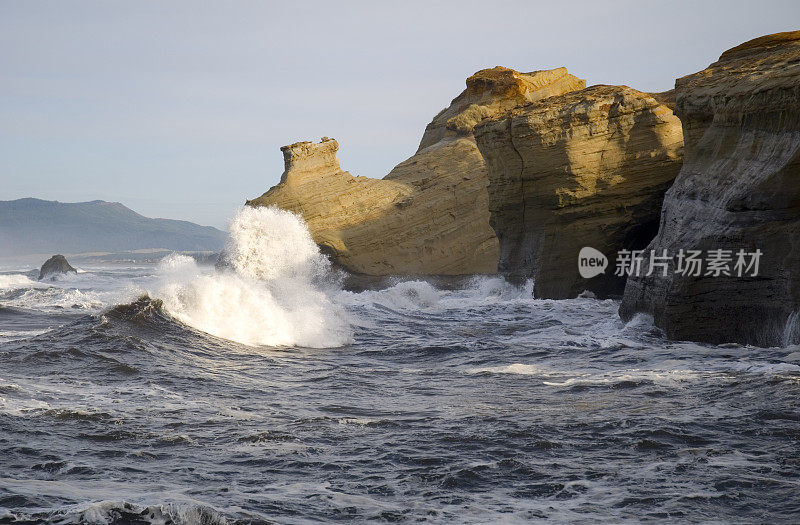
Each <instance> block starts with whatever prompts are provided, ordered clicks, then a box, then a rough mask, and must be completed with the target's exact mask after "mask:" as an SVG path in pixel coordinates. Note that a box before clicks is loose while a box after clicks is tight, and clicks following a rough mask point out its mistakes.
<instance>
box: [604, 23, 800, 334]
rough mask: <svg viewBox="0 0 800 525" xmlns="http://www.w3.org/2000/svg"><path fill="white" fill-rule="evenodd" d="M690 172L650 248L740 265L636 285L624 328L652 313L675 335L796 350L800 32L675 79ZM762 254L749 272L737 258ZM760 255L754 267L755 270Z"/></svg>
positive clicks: (629, 291) (624, 308)
mask: <svg viewBox="0 0 800 525" xmlns="http://www.w3.org/2000/svg"><path fill="white" fill-rule="evenodd" d="M675 94H676V106H677V109H676V113H677V114H678V116H679V117H680V119H681V121H682V123H683V135H684V139H685V142H686V146H685V158H684V163H683V168H682V169H681V172H680V174H679V175H678V177H677V179H676V180H675V184H674V186H673V187H672V188H671V189H670V190H669V191H668V192H667V195H666V198H665V200H664V206H663V212H662V217H661V223H660V228H659V231H658V235H657V236H656V238H655V239H654V240H653V242H652V243H651V244H650V246H649V247H648V248H647V251H646V252H645V254H644V255H645V257H644V266H647V264H648V261H649V252H650V250H655V252H656V253H659V254H660V253H663V250H667V251H668V253H669V254H670V255H673V256H674V255H676V254H677V253H678V252H679V250H684V251H686V250H699V251H702V252H703V253H704V254H706V255H707V254H709V253H710V251H713V250H723V251H724V255H725V256H727V257H730V258H731V259H733V260H731V261H730V263H729V265H728V272H729V275H725V274H721V275H716V276H715V275H713V273H714V272H711V275H709V273H708V272H707V269H706V268H703V270H702V274H701V275H698V276H695V275H686V274H680V275H679V274H678V273H677V272H676V266H675V263H674V262H673V263H672V264H671V266H670V268H669V271H668V272H667V274H666V275H663V274H662V273H663V272H655V273H654V274H652V275H650V276H645V275H640V276H638V277H637V276H631V277H630V278H629V279H628V283H627V286H626V289H625V296H624V298H623V301H622V304H621V306H620V315H621V317H622V318H623V319H630V318H631V317H632V316H633V315H634V314H636V313H637V312H645V313H648V314H651V315H653V317H654V319H655V323H656V325H657V326H659V327H661V328H662V329H663V330H664V331H665V332H666V334H667V335H668V336H669V337H670V338H674V339H690V340H697V341H707V342H712V343H723V342H738V343H752V344H759V345H778V344H788V343H795V342H797V338H798V330H797V326H796V324H797V323H796V321H793V320H796V317H797V312H798V309H800V31H793V32H788V33H777V34H774V35H768V36H763V37H760V38H756V39H754V40H750V41H748V42H745V43H744V44H741V45H739V46H736V47H734V48H733V49H730V50H728V51H726V52H724V53H723V54H722V55H721V56H720V57H719V60H718V61H717V62H715V63H713V64H711V65H710V66H709V67H708V68H706V69H704V70H703V71H700V72H698V73H695V74H692V75H688V76H685V77H683V78H679V79H678V80H677V81H676V82H675ZM740 250H742V251H743V253H745V254H753V253H756V252H757V251H760V252H761V253H762V255H761V256H760V261H759V267H758V270H757V273H755V274H754V272H753V270H754V268H749V270H748V271H746V272H743V275H741V276H740V275H739V273H740V272H739V271H737V269H736V267H735V264H736V259H737V255H736V254H737V253H739V251H740ZM751 262H752V257H750V259H748V260H746V263H747V265H748V266H749V265H750V263H751Z"/></svg>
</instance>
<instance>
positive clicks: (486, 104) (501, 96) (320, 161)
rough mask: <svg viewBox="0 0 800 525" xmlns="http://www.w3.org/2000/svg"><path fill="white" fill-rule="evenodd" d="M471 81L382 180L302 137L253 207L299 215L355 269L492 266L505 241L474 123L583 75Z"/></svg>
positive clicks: (479, 76)
mask: <svg viewBox="0 0 800 525" xmlns="http://www.w3.org/2000/svg"><path fill="white" fill-rule="evenodd" d="M466 84H467V87H466V89H465V90H464V91H463V92H462V93H461V94H460V95H459V96H458V97H456V98H455V99H454V100H453V101H452V102H451V104H450V106H449V107H447V108H446V109H444V110H442V111H441V112H440V113H439V114H438V115H436V117H434V119H433V120H432V121H431V122H430V123H429V124H428V126H427V127H426V129H425V133H424V135H423V137H422V140H421V142H420V145H419V148H418V150H417V152H416V153H415V154H414V155H413V156H412V157H410V158H409V159H408V160H406V161H404V162H402V163H400V164H399V165H398V166H396V167H395V168H394V169H393V170H392V171H391V172H390V173H389V174H388V175H387V176H386V177H384V178H383V179H372V178H367V177H357V176H353V175H351V174H350V173H348V172H346V171H343V170H342V169H341V167H340V166H339V161H338V160H337V158H336V152H337V150H338V148H339V144H338V143H337V142H336V141H335V140H333V139H328V138H323V139H322V141H321V142H319V143H312V142H298V143H296V144H292V145H290V146H284V147H283V148H282V150H283V154H284V166H285V170H284V173H283V176H282V177H281V181H280V183H279V184H278V185H276V186H274V187H273V188H271V189H270V190H269V191H267V192H266V193H265V194H264V195H262V196H261V197H259V198H256V199H253V200H251V201H248V202H247V204H248V205H250V206H277V207H279V208H282V209H286V210H290V211H293V212H295V213H298V214H300V215H302V217H303V218H304V219H305V221H306V222H307V224H308V227H309V230H310V231H311V235H312V236H313V238H314V240H315V242H316V243H317V244H319V245H320V246H321V248H322V249H323V251H325V252H326V253H328V254H329V255H331V257H332V258H333V259H334V260H335V261H336V262H338V263H339V264H341V265H342V266H344V267H345V268H347V269H349V270H351V271H353V272H357V273H362V274H368V275H391V274H396V275H413V274H428V275H436V274H438V275H462V274H485V273H495V272H496V271H497V262H498V257H499V248H498V242H497V237H496V236H495V233H494V230H492V228H491V227H490V225H489V204H488V199H489V196H488V194H487V190H486V186H487V182H488V181H487V172H486V164H485V162H484V160H483V157H482V156H481V153H480V151H479V150H478V147H477V145H476V143H475V137H474V134H473V129H474V127H475V124H476V123H478V122H479V121H480V120H481V119H483V118H485V117H491V116H493V115H497V114H500V113H502V112H505V111H507V110H509V109H510V108H513V107H516V106H518V105H520V104H524V103H529V102H532V101H535V100H540V99H542V98H546V97H550V96H554V95H559V94H562V93H565V92H569V91H574V90H576V89H582V88H583V87H585V85H586V82H585V81H584V80H581V79H579V78H577V77H575V76H573V75H571V74H569V73H568V72H567V70H566V69H565V68H557V69H552V70H547V71H534V72H531V73H520V72H517V71H514V70H512V69H508V68H503V67H496V68H492V69H486V70H482V71H478V72H477V73H475V74H474V75H472V76H471V77H469V78H468V79H467V82H466Z"/></svg>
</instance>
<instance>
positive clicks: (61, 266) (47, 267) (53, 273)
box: [39, 255, 78, 281]
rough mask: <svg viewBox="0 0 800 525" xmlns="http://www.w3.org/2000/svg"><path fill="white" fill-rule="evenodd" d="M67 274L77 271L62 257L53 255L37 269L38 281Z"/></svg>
mask: <svg viewBox="0 0 800 525" xmlns="http://www.w3.org/2000/svg"><path fill="white" fill-rule="evenodd" d="M67 273H78V270H76V269H75V268H73V267H72V266H71V265H70V264H69V263H68V262H67V258H66V257H64V256H63V255H53V256H52V257H50V258H49V259H47V260H46V261H45V262H44V264H43V265H42V267H41V268H40V269H39V280H40V281H41V280H42V279H53V278H55V277H57V276H59V275H64V274H67Z"/></svg>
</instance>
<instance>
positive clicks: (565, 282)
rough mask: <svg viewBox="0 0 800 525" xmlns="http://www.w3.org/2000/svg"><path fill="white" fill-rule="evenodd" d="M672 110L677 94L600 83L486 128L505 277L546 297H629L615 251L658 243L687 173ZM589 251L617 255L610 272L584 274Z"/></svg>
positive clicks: (479, 134)
mask: <svg viewBox="0 0 800 525" xmlns="http://www.w3.org/2000/svg"><path fill="white" fill-rule="evenodd" d="M671 104H672V102H671V93H669V92H667V93H662V94H650V93H643V92H640V91H637V90H635V89H631V88H629V87H627V86H603V85H600V86H592V87H589V88H586V89H582V90H579V91H572V92H569V93H566V94H562V95H559V96H554V97H550V98H547V99H545V100H541V101H538V102H533V103H529V104H526V105H524V106H521V107H518V108H515V109H513V110H511V111H508V112H506V113H504V114H501V115H499V116H497V117H495V118H490V119H487V120H485V121H484V122H482V123H481V124H479V125H478V126H477V127H476V128H475V135H476V138H477V143H478V147H479V148H480V151H481V153H482V154H483V157H484V159H485V160H486V166H487V169H488V182H489V186H488V192H489V211H490V213H491V225H492V227H493V228H494V230H495V232H496V233H497V237H498V239H499V244H500V260H499V271H500V272H501V273H502V274H504V275H505V276H506V277H508V278H510V279H512V280H514V281H518V282H519V281H524V280H526V279H530V278H532V279H533V281H534V295H535V296H536V297H540V298H547V299H565V298H572V297H575V296H577V295H578V294H579V293H581V292H582V291H584V290H589V291H591V292H593V293H594V294H596V295H597V296H599V297H606V296H609V295H617V296H619V295H621V294H622V292H623V288H624V283H625V280H624V278H623V277H621V276H616V275H614V273H615V272H614V257H615V254H616V253H617V252H618V251H619V250H623V249H628V250H632V249H637V248H644V247H645V246H646V245H647V243H648V242H650V240H651V239H652V238H653V236H654V235H655V233H656V231H657V229H658V219H659V211H660V208H661V202H662V200H663V197H664V193H665V192H666V190H667V188H669V186H670V185H671V184H672V181H673V180H674V178H675V176H676V175H677V174H678V171H679V170H680V166H681V159H682V148H683V137H682V134H681V124H680V121H679V120H678V118H677V117H676V116H675V115H674V114H673V112H672V109H671V108H670V105H671ZM584 247H591V248H594V249H595V250H599V251H600V252H602V253H603V254H605V255H606V256H607V257H608V259H609V260H610V263H609V267H608V268H607V269H606V271H605V273H601V274H599V275H597V276H594V277H592V278H590V279H586V278H584V277H582V276H581V275H580V273H579V270H578V255H579V253H580V252H581V249H582V248H584Z"/></svg>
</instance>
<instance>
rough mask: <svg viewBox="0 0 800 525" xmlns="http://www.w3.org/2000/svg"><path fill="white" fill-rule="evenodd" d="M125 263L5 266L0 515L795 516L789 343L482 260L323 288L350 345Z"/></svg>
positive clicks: (796, 359) (798, 458)
mask: <svg viewBox="0 0 800 525" xmlns="http://www.w3.org/2000/svg"><path fill="white" fill-rule="evenodd" d="M148 273H152V271H151V270H147V269H107V268H106V269H94V270H91V271H88V272H87V273H86V274H82V275H81V276H79V277H78V278H76V280H74V281H65V282H56V283H52V284H50V285H47V286H46V287H43V286H42V285H33V284H32V283H25V282H21V279H17V281H18V282H16V284H14V283H11V282H10V278H8V277H7V278H6V279H7V281H6V283H5V284H6V286H5V288H2V289H0V305H3V307H2V308H0V332H2V335H3V339H2V340H0V429H1V430H0V523H29V522H40V521H51V522H57V523H73V522H89V523H109V522H114V521H116V522H120V523H222V522H242V523H247V522H254V523H261V522H276V523H313V522H319V521H325V522H333V521H341V522H358V523H361V522H365V521H378V522H381V521H397V522H434V523H437V522H459V523H462V522H463V523H488V522H492V523H494V522H503V523H517V522H529V521H533V522H536V521H543V520H551V521H553V522H558V523H595V522H598V521H602V522H613V523H621V522H640V521H656V522H659V521H660V522H671V523H685V522H715V523H797V522H800V498H798V494H800V366H798V364H800V351H799V350H800V349H799V348H797V347H790V348H772V349H764V348H753V347H743V346H737V345H727V346H707V345H698V344H692V343H680V342H669V341H666V340H665V339H664V338H663V337H662V336H661V334H660V333H659V331H658V330H657V329H655V328H653V327H652V324H651V323H650V322H648V320H647V319H644V318H637V319H635V320H634V321H633V322H631V323H630V324H628V325H624V324H622V323H621V322H620V321H619V320H618V318H617V316H616V309H617V307H618V304H617V303H615V302H614V301H598V300H594V299H589V298H581V299H574V300H567V301H544V300H535V299H533V298H531V297H530V291H529V289H517V288H513V287H511V286H509V285H507V284H505V283H503V282H502V281H501V280H500V279H496V278H481V279H476V280H474V281H472V282H469V283H465V284H464V286H463V287H462V288H461V289H456V290H447V291H444V290H438V289H436V288H434V287H433V286H431V285H429V284H427V283H423V282H411V283H400V284H397V285H395V286H393V287H391V288H389V289H385V290H380V291H367V292H362V293H359V294H356V293H349V292H336V293H335V294H333V296H332V301H333V302H334V303H335V304H336V305H338V306H340V307H341V308H343V309H344V310H346V312H347V314H348V316H349V319H350V320H349V323H350V326H351V329H352V332H353V333H352V339H353V342H352V344H348V345H345V346H335V347H331V348H317V349H306V348H301V347H284V348H274V347H266V346H247V345H243V344H240V343H235V342H232V341H227V340H224V339H221V338H215V337H213V336H210V335H207V334H205V333H203V332H201V331H199V330H197V329H195V328H192V327H190V326H188V325H185V324H182V323H181V322H180V321H177V320H176V319H174V318H173V317H172V316H171V315H170V313H169V312H168V311H167V310H166V309H165V308H164V307H163V306H162V305H161V304H160V302H159V301H156V300H149V299H141V300H139V301H135V300H134V298H128V299H127V300H126V301H125V304H123V306H114V304H115V301H116V300H117V299H116V298H117V297H120V295H119V293H118V292H119V290H121V289H127V288H130V283H132V282H136V281H137V279H139V280H141V279H145V278H146V276H147V274H148ZM115 282H118V283H119V285H118V286H117V285H115V284H114V283H115ZM112 292H113V293H112ZM126 293H129V294H130V293H132V292H131V291H130V290H128V291H127V292H126ZM123 295H124V294H123ZM310 322H313V320H310ZM37 334H38V335H37Z"/></svg>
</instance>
